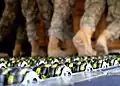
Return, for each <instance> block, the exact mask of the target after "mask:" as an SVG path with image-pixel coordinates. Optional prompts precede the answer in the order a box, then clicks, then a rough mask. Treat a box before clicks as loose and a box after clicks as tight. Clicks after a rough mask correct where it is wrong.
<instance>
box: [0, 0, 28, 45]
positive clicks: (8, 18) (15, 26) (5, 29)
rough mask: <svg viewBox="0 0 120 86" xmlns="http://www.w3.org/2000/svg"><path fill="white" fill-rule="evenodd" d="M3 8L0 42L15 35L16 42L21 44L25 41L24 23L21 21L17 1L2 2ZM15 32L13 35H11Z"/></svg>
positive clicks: (7, 0) (0, 22)
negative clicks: (3, 3)
mask: <svg viewBox="0 0 120 86" xmlns="http://www.w3.org/2000/svg"><path fill="white" fill-rule="evenodd" d="M4 2H5V8H4V11H3V13H2V17H1V19H0V40H4V39H6V38H10V37H11V35H12V34H15V33H17V34H16V41H17V42H20V43H22V42H23V40H26V39H27V36H26V33H25V24H24V23H25V21H24V19H23V16H21V15H22V13H21V9H20V1H19V0H4ZM13 32H15V33H13Z"/></svg>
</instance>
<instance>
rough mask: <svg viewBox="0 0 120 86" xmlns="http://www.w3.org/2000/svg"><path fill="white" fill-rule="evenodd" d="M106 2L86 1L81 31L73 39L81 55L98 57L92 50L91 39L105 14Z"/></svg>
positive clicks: (101, 0)
mask: <svg viewBox="0 0 120 86" xmlns="http://www.w3.org/2000/svg"><path fill="white" fill-rule="evenodd" d="M104 8H105V0H86V1H85V13H84V14H83V16H82V18H81V21H80V30H79V31H78V32H77V34H76V35H75V36H74V38H73V43H74V45H75V47H76V49H77V51H78V54H79V55H96V52H95V51H94V50H93V49H92V44H91V37H92V35H93V33H94V31H95V28H96V25H97V24H98V22H99V20H100V18H101V15H102V14H103V12H104Z"/></svg>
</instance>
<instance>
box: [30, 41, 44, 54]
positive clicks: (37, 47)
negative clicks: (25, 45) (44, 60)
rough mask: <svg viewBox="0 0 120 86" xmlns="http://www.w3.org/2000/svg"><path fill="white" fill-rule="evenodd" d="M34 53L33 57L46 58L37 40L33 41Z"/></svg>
mask: <svg viewBox="0 0 120 86" xmlns="http://www.w3.org/2000/svg"><path fill="white" fill-rule="evenodd" d="M31 47H32V52H31V56H46V53H45V52H44V51H43V49H40V48H39V42H38V41H37V40H33V41H31Z"/></svg>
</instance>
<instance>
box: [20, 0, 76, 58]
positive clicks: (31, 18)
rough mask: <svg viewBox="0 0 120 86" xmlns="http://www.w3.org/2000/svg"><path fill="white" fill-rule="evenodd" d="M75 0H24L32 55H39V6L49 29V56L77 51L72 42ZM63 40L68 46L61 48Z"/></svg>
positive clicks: (23, 7) (23, 6) (23, 4)
mask: <svg viewBox="0 0 120 86" xmlns="http://www.w3.org/2000/svg"><path fill="white" fill-rule="evenodd" d="M53 1H54V2H53ZM74 3H75V0H52V1H51V0H36V1H35V0H29V1H28V0H22V12H23V14H24V16H25V17H26V24H27V27H26V30H27V36H28V40H29V41H30V43H31V46H32V55H33V56H37V55H39V52H40V49H39V43H38V37H37V34H36V27H35V23H36V21H35V20H36V14H37V12H38V10H37V7H38V9H39V11H40V13H41V16H42V19H43V22H44V24H45V28H47V29H48V34H49V43H48V56H66V55H72V54H75V53H76V49H75V48H74V46H73V44H72V40H71V38H72V34H71V29H72V23H71V22H72V16H71V13H72V8H73V6H74ZM60 41H62V42H63V43H64V45H65V47H66V49H65V50H61V48H60V46H59V43H60Z"/></svg>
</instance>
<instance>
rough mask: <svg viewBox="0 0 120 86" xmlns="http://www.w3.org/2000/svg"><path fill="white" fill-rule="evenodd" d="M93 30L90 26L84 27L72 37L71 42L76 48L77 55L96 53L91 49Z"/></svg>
mask: <svg viewBox="0 0 120 86" xmlns="http://www.w3.org/2000/svg"><path fill="white" fill-rule="evenodd" d="M92 34H93V31H92V30H91V28H88V27H84V28H82V29H80V30H79V31H78V32H77V34H76V35H75V36H74V38H73V44H74V46H75V47H76V49H77V52H78V54H79V55H89V56H91V55H96V52H95V51H94V50H93V49H92V45H91V36H92Z"/></svg>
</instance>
